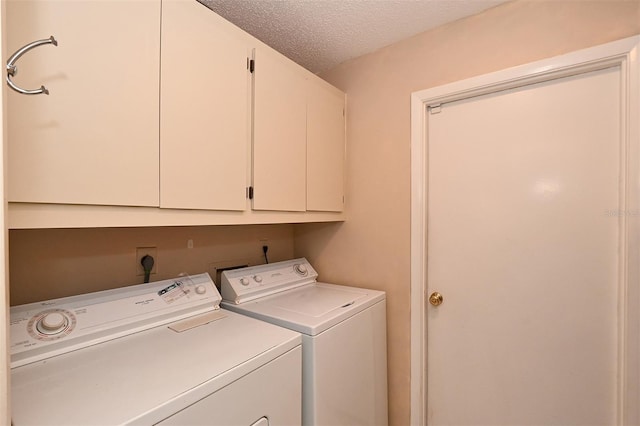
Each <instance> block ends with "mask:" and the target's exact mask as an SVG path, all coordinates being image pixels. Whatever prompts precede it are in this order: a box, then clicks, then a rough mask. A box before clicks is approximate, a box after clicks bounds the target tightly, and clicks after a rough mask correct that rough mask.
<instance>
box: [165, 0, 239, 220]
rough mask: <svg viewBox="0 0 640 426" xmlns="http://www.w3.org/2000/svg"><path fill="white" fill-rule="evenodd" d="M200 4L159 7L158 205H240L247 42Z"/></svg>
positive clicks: (173, 0) (168, 1)
mask: <svg viewBox="0 0 640 426" xmlns="http://www.w3.org/2000/svg"><path fill="white" fill-rule="evenodd" d="M246 40H247V38H246V36H245V35H244V33H242V31H240V30H239V29H237V28H235V27H233V26H232V25H231V24H229V23H228V22H226V21H224V20H223V19H222V18H221V17H220V16H218V15H216V14H215V13H213V12H212V11H211V10H209V9H207V8H206V7H205V6H203V5H201V4H200V3H198V2H196V1H193V0H190V1H184V0H165V1H163V4H162V61H161V62H162V73H161V75H162V79H161V80H162V83H161V99H162V102H161V115H160V117H161V118H160V126H161V127H160V206H161V207H171V208H186V209H214V210H215V209H220V210H244V209H245V208H246V205H247V198H246V187H247V186H248V176H247V173H248V171H247V170H248V162H249V157H248V145H249V143H250V115H249V111H250V101H251V99H250V84H251V75H250V73H249V71H248V69H247V61H248V53H249V52H248V50H249V48H248V42H247V41H246Z"/></svg>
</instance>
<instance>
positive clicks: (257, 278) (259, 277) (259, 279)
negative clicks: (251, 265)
mask: <svg viewBox="0 0 640 426" xmlns="http://www.w3.org/2000/svg"><path fill="white" fill-rule="evenodd" d="M253 280H254V281H255V282H257V283H261V282H262V276H260V275H254V276H253Z"/></svg>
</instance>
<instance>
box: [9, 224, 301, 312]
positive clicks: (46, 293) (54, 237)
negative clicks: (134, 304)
mask: <svg viewBox="0 0 640 426" xmlns="http://www.w3.org/2000/svg"><path fill="white" fill-rule="evenodd" d="M189 240H191V241H192V242H193V248H189ZM263 245H267V246H268V247H269V250H268V252H267V256H268V258H269V261H270V262H275V261H279V260H285V259H291V258H292V257H293V225H253V226H198V227H196V226H194V227H165V228H154V227H149V228H89V229H27V230H11V231H9V271H10V292H11V305H12V306H13V305H20V304H24V303H30V302H35V301H40V300H48V299H53V298H57V297H65V296H70V295H75V294H82V293H89V292H92V291H100V290H107V289H110V288H117V287H124V286H128V285H132V284H140V283H142V282H143V279H144V277H143V276H141V275H138V273H137V264H136V248H138V247H156V248H157V256H156V266H157V273H156V274H153V275H152V276H151V280H152V281H158V280H163V279H170V278H173V277H177V276H178V275H179V274H181V273H188V274H199V273H202V272H208V273H209V274H210V275H211V277H212V278H213V279H214V280H216V272H218V269H220V268H224V267H227V266H234V265H242V264H250V265H256V264H262V263H264V257H263V252H262V246H263ZM217 284H219V283H217Z"/></svg>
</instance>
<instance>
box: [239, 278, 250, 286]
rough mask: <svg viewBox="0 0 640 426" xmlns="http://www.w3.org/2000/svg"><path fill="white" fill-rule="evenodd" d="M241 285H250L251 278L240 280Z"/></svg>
mask: <svg viewBox="0 0 640 426" xmlns="http://www.w3.org/2000/svg"><path fill="white" fill-rule="evenodd" d="M240 284H242V285H249V278H246V277H242V278H240Z"/></svg>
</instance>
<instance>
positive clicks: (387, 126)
mask: <svg viewBox="0 0 640 426" xmlns="http://www.w3.org/2000/svg"><path fill="white" fill-rule="evenodd" d="M638 33H640V2H639V1H613V0H612V1H516V2H512V3H507V4H504V5H501V6H498V7H496V8H494V9H491V10H488V11H486V12H484V13H482V14H479V15H476V16H473V17H470V18H467V19H464V20H460V21H457V22H455V23H452V24H449V25H446V26H443V27H440V28H438V29H435V30H432V31H428V32H426V33H423V34H420V35H418V36H416V37H413V38H410V39H407V40H404V41H401V42H399V43H396V44H394V45H392V46H389V47H386V48H384V49H381V50H379V51H377V52H375V53H372V54H369V55H366V56H363V57H360V58H357V59H354V60H351V61H348V62H346V63H344V64H342V65H340V66H338V67H336V68H334V69H333V70H331V71H329V72H327V73H325V74H324V75H323V77H324V78H326V79H327V80H328V81H330V82H331V83H333V84H334V85H336V86H337V87H339V88H340V89H342V90H344V91H346V92H347V99H348V113H347V144H348V148H347V157H348V159H347V179H348V189H347V197H348V198H347V213H348V220H347V222H345V223H344V224H309V225H297V226H296V228H295V254H296V256H306V257H307V258H308V259H309V260H310V261H311V263H312V264H313V265H314V266H315V267H316V269H317V270H318V272H319V274H320V277H321V278H322V280H324V281H329V282H337V283H344V284H350V285H356V286H361V287H371V288H375V289H382V290H385V291H387V296H388V311H387V314H388V343H389V346H388V347H389V349H388V354H389V358H388V359H389V418H390V423H391V424H392V425H406V424H408V423H409V410H410V392H409V386H410V369H409V351H410V311H409V305H410V303H409V302H410V282H409V272H410V270H409V266H410V259H409V256H410V246H409V241H410V155H411V153H410V103H409V97H410V94H411V92H413V91H417V90H422V89H427V88H431V87H435V86H438V85H441V84H444V83H449V82H453V81H456V80H460V79H464V78H469V77H472V76H476V75H480V74H484V73H488V72H492V71H496V70H500V69H504V68H508V67H512V66H515V65H519V64H523V63H527V62H532V61H535V60H539V59H543V58H548V57H552V56H555V55H559V54H562V53H566V52H570V51H573V50H577V49H581V48H584V47H589V46H592V45H596V44H601V43H605V42H608V41H612V40H616V39H620V38H624V37H627V36H631V35H634V34H638Z"/></svg>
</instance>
